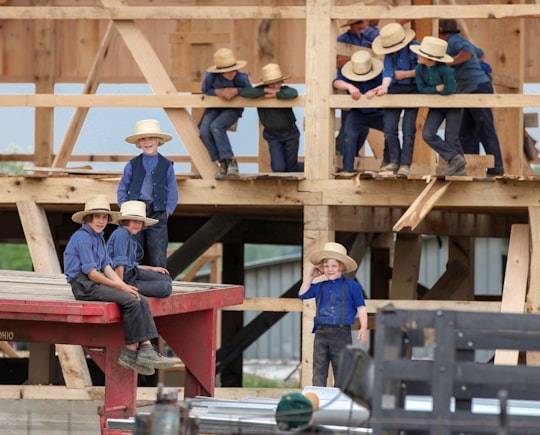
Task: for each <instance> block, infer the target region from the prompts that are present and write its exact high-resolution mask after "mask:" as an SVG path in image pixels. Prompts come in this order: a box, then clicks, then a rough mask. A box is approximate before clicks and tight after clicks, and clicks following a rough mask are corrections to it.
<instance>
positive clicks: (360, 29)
mask: <svg viewBox="0 0 540 435" xmlns="http://www.w3.org/2000/svg"><path fill="white" fill-rule="evenodd" d="M339 27H348V28H349V29H348V30H346V31H345V32H343V33H342V34H341V35H339V36H338V37H337V42H339V43H342V44H350V45H356V46H358V47H364V48H371V45H372V43H373V41H374V40H375V38H376V37H377V36H379V29H377V27H375V25H373V23H372V22H370V21H369V20H362V19H360V20H359V19H352V20H347V21H346V22H345V23H343V24H342V25H341V26H339ZM349 60H351V58H350V57H348V56H343V55H340V54H338V55H337V60H336V65H337V67H338V68H340V67H342V66H343V65H345V63H347V62H348V61H349Z"/></svg>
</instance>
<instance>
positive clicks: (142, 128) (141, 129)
mask: <svg viewBox="0 0 540 435" xmlns="http://www.w3.org/2000/svg"><path fill="white" fill-rule="evenodd" d="M143 137H157V138H158V139H159V145H160V146H161V145H163V144H164V143H165V142H168V141H170V140H171V139H172V136H171V135H170V134H167V133H162V132H161V131H160V128H159V121H158V120H157V119H143V120H142V121H138V122H137V123H136V124H135V134H132V135H130V136H128V137H126V142H129V143H133V144H135V145H136V146H137V148H140V145H139V143H138V142H139V139H142V138H143Z"/></svg>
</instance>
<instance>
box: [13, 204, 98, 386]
mask: <svg viewBox="0 0 540 435" xmlns="http://www.w3.org/2000/svg"><path fill="white" fill-rule="evenodd" d="M17 209H18V211H19V216H20V219H21V224H22V227H23V230H24V234H25V237H26V243H27V244H28V249H29V250H30V256H31V257H32V264H33V266H34V270H35V271H36V272H51V273H62V269H61V267H60V262H59V261H58V256H57V254H56V250H55V247H54V241H53V237H52V234H51V230H50V228H49V223H48V221H47V216H46V214H45V210H44V209H43V207H40V206H38V205H37V204H36V203H35V202H33V201H17ZM56 352H57V353H58V359H59V361H60V365H61V367H62V373H63V375H64V380H65V382H66V386H68V387H69V388H84V387H87V386H90V385H92V379H91V378H90V372H89V370H88V365H87V363H86V357H85V354H84V352H83V350H82V347H81V346H75V345H65V344H62V345H60V344H58V345H56Z"/></svg>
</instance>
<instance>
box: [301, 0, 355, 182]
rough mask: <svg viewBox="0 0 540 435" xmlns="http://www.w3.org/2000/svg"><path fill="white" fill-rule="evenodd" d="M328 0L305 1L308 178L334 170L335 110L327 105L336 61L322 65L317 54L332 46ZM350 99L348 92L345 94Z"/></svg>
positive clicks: (318, 176) (322, 53)
mask: <svg viewBox="0 0 540 435" xmlns="http://www.w3.org/2000/svg"><path fill="white" fill-rule="evenodd" d="M329 13H330V2H320V1H317V0H307V1H306V40H305V43H306V47H305V53H306V83H310V86H308V87H307V88H306V106H305V115H304V116H305V133H304V141H305V143H307V144H310V146H309V147H306V149H305V160H304V161H305V171H304V172H305V175H306V177H307V178H308V179H328V178H329V177H330V174H331V173H332V172H334V167H333V162H334V160H333V157H334V155H335V149H334V146H333V145H332V146H329V145H328V144H334V142H335V138H334V119H335V115H334V111H333V110H330V107H329V105H328V94H329V92H330V84H331V83H332V79H333V78H334V76H335V74H336V68H335V64H332V63H330V62H326V63H324V64H323V65H324V66H325V67H324V68H322V67H321V63H320V62H319V56H316V55H315V56H314V55H313V54H314V50H316V52H317V53H319V55H321V56H325V57H326V56H328V53H330V52H331V46H333V41H335V38H333V33H332V28H331V22H330V20H329V19H328V15H329ZM348 98H349V99H351V98H350V96H348Z"/></svg>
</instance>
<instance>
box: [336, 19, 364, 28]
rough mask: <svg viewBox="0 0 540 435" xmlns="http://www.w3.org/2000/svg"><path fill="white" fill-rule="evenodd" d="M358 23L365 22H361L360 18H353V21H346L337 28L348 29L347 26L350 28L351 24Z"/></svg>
mask: <svg viewBox="0 0 540 435" xmlns="http://www.w3.org/2000/svg"><path fill="white" fill-rule="evenodd" d="M360 21H365V20H363V19H362V18H355V19H353V20H347V21H345V22H344V23H343V24H340V26H339V27H349V26H352V25H353V24H356V23H359V22H360Z"/></svg>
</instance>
